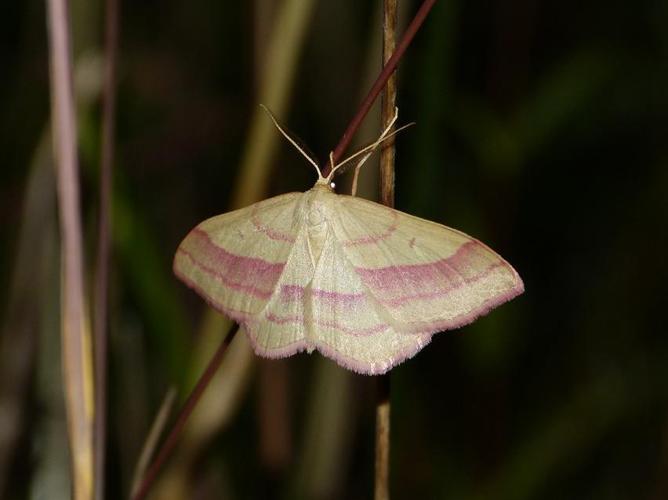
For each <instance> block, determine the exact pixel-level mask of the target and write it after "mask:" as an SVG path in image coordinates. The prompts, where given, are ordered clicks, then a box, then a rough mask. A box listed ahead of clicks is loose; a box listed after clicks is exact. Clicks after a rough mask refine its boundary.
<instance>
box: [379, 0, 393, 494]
mask: <svg viewBox="0 0 668 500" xmlns="http://www.w3.org/2000/svg"><path fill="white" fill-rule="evenodd" d="M396 28H397V0H384V1H383V63H384V64H385V65H387V62H388V61H389V60H390V59H391V58H392V55H393V53H394V51H395V44H396V38H395V37H396V35H395V34H396ZM396 100H397V74H396V72H392V74H391V75H390V78H388V80H387V84H386V85H385V90H384V91H383V95H382V101H381V118H380V119H381V128H382V129H385V128H386V127H387V126H388V125H389V123H390V122H391V120H392V118H393V117H394V113H395V106H396ZM394 158H395V147H394V139H391V140H390V141H388V142H387V143H386V144H384V145H383V146H382V149H381V151H380V199H381V202H382V203H383V205H386V206H388V207H394ZM374 484H375V487H374V500H389V498H390V374H389V373H386V374H384V375H381V376H379V377H378V378H377V379H376V464H375V483H374Z"/></svg>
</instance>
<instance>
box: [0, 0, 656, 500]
mask: <svg viewBox="0 0 668 500" xmlns="http://www.w3.org/2000/svg"><path fill="white" fill-rule="evenodd" d="M309 3H310V2H309V1H307V0H304V1H303V2H302V4H303V5H302V6H303V7H304V8H305V6H307V5H308V4H309ZM417 4H418V2H415V1H413V2H409V1H401V2H400V9H401V17H402V18H403V21H402V23H403V24H402V31H403V26H405V22H406V20H408V19H410V18H411V17H412V15H413V13H414V12H415V10H416V9H417ZM285 5H287V2H282V1H272V0H257V1H255V2H220V1H217V0H198V1H195V2H178V1H163V2H157V1H145V2H123V5H122V17H121V48H120V63H119V65H120V67H119V98H118V108H117V109H118V127H117V145H116V162H115V167H116V171H115V176H114V201H113V203H114V208H113V218H114V222H113V224H114V227H113V231H112V245H113V252H114V261H113V271H112V283H111V297H110V300H111V305H110V308H111V309H110V315H111V319H110V322H111V332H110V334H111V340H110V365H111V366H110V389H109V390H110V394H109V397H110V402H109V433H110V434H109V463H108V480H107V482H108V495H109V498H124V497H126V495H127V491H128V489H129V487H130V482H131V475H132V471H133V469H134V467H135V464H136V462H137V458H138V454H139V450H140V448H141V445H142V443H143V441H144V439H145V436H146V434H147V432H148V429H149V427H150V424H151V421H152V419H153V417H154V415H155V413H156V412H157V410H158V407H159V406H160V404H161V401H162V400H163V398H164V395H165V393H166V391H167V390H168V388H169V387H170V386H174V387H176V388H177V389H178V390H179V393H180V394H186V393H187V388H188V387H189V386H190V385H191V384H192V381H193V380H194V379H195V378H196V376H197V374H198V373H200V371H201V369H202V360H204V359H207V357H208V356H209V353H210V352H211V350H212V349H213V347H214V346H215V345H216V342H217V339H218V337H219V336H220V335H221V332H223V331H225V330H226V329H227V326H226V324H225V323H224V321H223V320H222V319H220V318H216V317H215V315H213V314H212V313H210V312H209V313H207V312H206V311H205V306H204V304H203V302H202V301H201V300H200V299H199V297H197V296H195V294H193V293H192V292H191V291H189V290H188V289H186V287H185V286H183V285H182V284H181V283H179V282H178V281H177V280H176V279H175V278H174V277H173V275H172V273H171V259H172V257H173V254H174V251H175V249H176V246H177V245H178V243H179V241H180V240H181V238H183V236H184V235H185V234H186V233H187V232H188V230H189V229H190V228H191V227H193V226H194V225H195V224H197V223H198V222H200V221H201V220H203V219H204V218H206V217H209V216H211V215H214V214H216V213H221V212H224V211H226V210H228V209H230V208H232V206H233V204H235V203H241V202H240V200H243V201H244V203H241V204H248V203H250V202H252V201H256V200H253V199H250V197H252V195H251V194H248V193H247V192H246V191H243V189H245V188H243V186H242V185H241V183H240V179H241V176H242V173H241V169H242V165H243V163H244V162H243V158H244V154H245V153H244V152H248V151H252V150H253V148H261V147H262V145H261V144H257V143H256V144H250V143H249V141H250V139H249V129H250V127H251V124H252V122H253V120H262V121H266V120H268V119H267V118H266V117H264V116H263V115H259V114H258V112H257V109H258V103H259V102H265V103H266V104H268V105H269V106H270V107H273V108H274V109H275V110H276V111H277V113H278V115H279V119H281V120H282V121H283V123H285V124H286V125H287V126H288V127H289V128H290V129H292V130H294V131H295V132H296V133H297V134H298V135H299V136H300V137H301V138H302V140H303V141H304V142H305V143H306V144H308V145H309V147H310V148H311V149H312V150H314V151H315V152H316V154H318V155H319V156H320V157H321V158H325V157H326V155H327V153H328V151H329V150H330V149H332V148H333V147H334V146H335V144H336V142H337V141H338V138H339V136H340V135H341V133H342V132H343V129H344V128H345V126H346V124H347V122H348V121H349V120H350V118H351V117H352V115H353V114H354V112H355V110H356V107H357V105H358V103H359V102H360V101H361V98H362V97H363V95H364V93H365V92H366V90H367V89H368V88H369V86H370V78H371V77H373V76H375V74H377V72H378V70H379V60H380V56H379V54H378V52H377V50H378V49H377V48H378V44H379V40H380V36H381V24H380V18H379V16H378V8H379V6H380V1H374V2H358V1H352V0H345V1H338V2H325V1H321V2H313V9H312V11H311V13H310V15H308V16H307V17H306V28H305V32H304V37H303V40H302V42H301V43H300V44H298V49H296V51H295V53H296V65H295V66H294V68H293V69H292V70H290V69H289V68H287V66H286V67H283V68H282V69H283V70H286V69H287V70H288V71H293V72H294V81H293V83H292V85H290V86H289V89H290V90H289V92H287V93H286V94H285V96H284V98H281V99H279V101H280V104H276V102H274V101H272V100H271V99H269V101H262V99H263V98H264V97H265V96H266V94H263V90H262V89H263V88H271V86H272V85H273V84H274V82H275V81H278V80H279V77H278V74H277V71H276V72H273V73H272V71H271V70H267V69H263V68H267V67H268V65H270V61H268V59H269V57H270V56H269V54H271V52H270V50H271V46H272V42H270V39H271V31H272V29H273V26H274V25H275V22H276V19H277V18H278V16H279V13H280V11H281V10H282V9H283V8H284V6H285ZM103 11H104V5H103V4H102V2H100V1H98V0H95V1H87V2H85V1H83V0H77V1H75V2H73V3H72V6H71V14H72V25H73V36H74V44H75V48H74V53H75V60H76V66H77V72H78V74H79V77H78V81H79V82H80V87H79V90H80V91H79V92H78V96H79V101H80V107H79V115H78V117H79V130H80V163H81V187H82V196H83V208H82V210H83V213H82V220H83V223H84V230H85V237H86V257H87V269H88V270H89V274H88V279H89V281H90V282H92V277H93V263H94V258H93V256H94V251H95V231H96V216H97V211H98V208H97V207H98V194H97V193H98V187H97V186H98V170H99V155H100V147H99V146H100V115H101V111H100V90H99V75H100V68H101V47H102V39H103V29H102V26H103V19H102V13H103ZM281 36H287V33H286V34H283V33H282V34H281ZM0 56H1V57H2V59H1V60H2V69H1V70H0V75H1V78H0V157H1V158H2V164H3V165H2V168H0V217H1V219H0V220H1V221H2V224H1V225H0V303H1V304H2V308H1V309H0V319H2V321H3V323H2V324H3V329H2V331H1V333H0V335H1V337H0V349H1V351H0V356H1V357H0V363H1V364H0V376H1V377H0V378H1V380H0V438H1V441H0V497H2V498H7V499H19V498H49V499H58V498H68V491H69V490H68V463H67V442H66V440H65V420H64V418H65V417H64V413H63V408H62V388H61V385H60V380H59V377H60V368H59V363H60V355H59V337H58V331H59V318H58V312H57V307H58V296H59V271H58V253H57V250H58V228H57V218H56V213H57V211H56V210H57V209H56V203H55V194H54V187H53V182H54V181H53V175H52V163H51V160H50V156H49V151H50V150H49V146H50V139H49V137H48V135H46V134H47V131H48V123H49V78H48V52H47V37H46V22H45V6H44V4H43V3H42V2H38V1H34V0H26V1H23V2H4V3H3V4H2V6H1V7H0ZM96 82H98V83H96ZM667 89H668V2H666V1H665V0H639V1H636V2H615V1H612V2H610V1H599V0H592V1H588V2H580V1H578V2H576V1H573V0H565V1H561V2H549V1H543V2H532V1H530V0H488V1H484V0H475V1H462V0H441V1H440V2H437V4H436V6H435V7H434V9H433V11H432V13H431V14H430V16H429V17H428V19H427V21H426V23H425V25H424V28H423V29H422V31H421V32H420V33H419V34H418V36H417V38H416V39H415V41H414V44H413V45H412V46H411V47H410V48H409V50H408V52H407V54H406V56H405V57H404V59H403V61H402V63H401V65H400V74H399V97H398V104H399V108H400V122H408V121H415V122H417V126H415V127H413V128H411V129H409V130H408V131H406V132H403V133H402V134H401V135H400V136H399V138H398V139H397V141H396V143H397V155H398V156H397V167H396V168H397V172H396V176H397V201H396V205H397V207H398V208H400V209H401V210H404V211H407V212H410V213H412V214H415V215H418V216H420V217H424V218H428V219H432V220H435V221H437V222H441V223H444V224H447V225H450V226H452V227H456V228H458V229H461V230H463V231H465V232H467V233H469V234H472V235H474V236H476V237H478V238H480V239H482V240H483V241H485V242H486V243H488V244H489V245H490V246H492V247H493V248H494V249H495V250H497V251H498V252H499V253H500V254H501V255H503V256H504V257H505V258H506V259H507V260H508V261H509V262H511V263H512V264H513V266H514V267H515V268H516V269H517V270H518V272H519V273H520V275H521V276H522V277H523V279H524V282H525V285H526V293H525V294H524V295H522V296H520V297H519V298H517V299H515V300H513V301H512V302H511V303H509V304H506V305H504V306H502V307H500V308H499V309H498V310H495V311H493V312H492V313H491V314H489V315H488V316H487V317H485V318H482V319H480V320H479V321H477V322H476V323H475V324H473V325H470V326H468V327H465V328H463V329H461V330H459V331H456V332H451V333H442V334H439V335H437V336H436V337H435V338H434V340H433V341H432V343H431V344H430V345H429V346H428V347H426V348H425V349H424V350H423V351H422V352H420V353H419V354H418V355H417V356H416V357H415V358H413V359H411V360H409V361H407V362H405V363H404V364H402V365H400V366H398V367H397V368H396V369H394V370H393V372H392V376H391V377H392V435H391V436H392V470H391V485H392V492H393V497H394V498H429V499H431V498H434V499H439V498H443V499H446V498H447V499H458V500H466V499H508V500H510V499H512V500H521V499H526V500H529V499H541V500H561V499H564V498H573V499H580V498H582V499H605V500H613V499H633V500H635V499H647V500H659V499H663V498H668V366H667V364H666V360H668V338H667V336H666V335H665V333H666V327H665V317H664V313H665V311H666V306H668V301H667V300H666V299H667V297H668V294H667V292H666V283H667V281H668V269H667V268H668V265H667V262H668V259H666V248H667V244H668V237H667V235H668V231H667V229H668V227H667V222H668V217H667V215H668V214H667V212H668V210H667V209H668V197H667V195H666V190H667V189H668V91H667ZM378 130H379V127H378V117H377V114H373V113H372V115H370V116H369V118H368V119H367V129H366V131H365V132H362V133H361V137H360V141H362V142H363V141H365V140H370V139H371V138H374V137H375V136H377V134H378ZM271 135H272V136H277V135H278V134H277V133H276V132H274V131H273V130H272V131H271ZM273 139H274V140H276V146H275V147H274V148H273V149H272V150H271V154H270V155H269V158H270V161H269V162H267V163H266V164H264V163H263V164H262V166H261V167H260V168H261V171H260V174H258V175H257V176H255V177H256V178H255V177H254V178H253V179H252V183H251V184H253V185H256V186H259V188H258V189H259V196H260V197H266V196H271V195H276V194H280V193H282V192H286V191H292V190H306V189H308V188H309V187H310V186H311V185H312V184H313V182H314V181H315V177H314V173H313V172H312V169H310V167H309V166H308V165H307V164H306V163H305V161H303V160H302V159H301V158H300V157H298V155H297V154H296V153H295V152H294V151H293V150H292V148H291V147H289V146H288V145H286V143H285V142H284V141H282V139H279V138H277V137H273ZM246 154H247V153H246ZM376 167H377V162H375V161H374V162H371V163H370V164H369V165H367V166H366V167H365V169H364V170H363V171H362V176H363V177H364V178H365V182H367V184H368V186H372V187H371V188H369V187H365V188H364V189H366V191H365V193H366V194H365V196H368V197H373V196H374V194H375V189H374V188H373V185H374V182H375V180H374V178H375V175H376V174H375V172H374V170H375V169H376ZM342 183H343V184H345V181H342ZM242 191H243V192H242ZM256 199H257V197H256ZM235 200H236V201H235ZM22 241H23V242H25V245H22V244H21V242H22ZM17 311H18V312H17ZM235 342H237V343H238V344H239V345H237V346H235V348H234V349H233V350H232V351H230V352H229V353H228V359H226V361H225V366H223V368H222V370H221V374H220V375H221V376H220V378H219V380H217V382H216V384H217V385H214V386H213V387H211V391H210V393H209V394H207V398H206V399H205V400H204V401H203V402H202V405H201V408H200V413H199V414H198V415H199V419H198V420H196V422H195V423H194V424H193V426H192V427H191V428H190V431H189V432H188V433H186V435H185V436H184V437H183V439H182V441H181V442H180V444H179V447H178V454H177V457H176V459H175V460H174V461H172V463H171V464H170V467H169V468H168V469H166V470H165V472H164V474H163V476H161V483H160V484H159V485H158V488H159V489H160V491H161V493H160V494H159V495H158V496H157V497H159V498H165V499H175V500H176V499H180V498H189V499H190V498H202V499H205V498H206V499H209V498H230V499H255V498H285V499H292V498H295V499H301V498H304V499H310V498H314V499H334V498H346V499H357V498H360V499H361V498H370V497H371V495H372V485H373V439H374V407H373V394H374V381H373V378H370V377H364V376H359V375H355V374H352V373H350V372H347V371H344V370H343V369H340V368H338V367H337V366H336V365H334V364H333V363H331V362H329V361H327V360H325V359H324V358H322V357H321V356H320V355H318V354H313V355H311V356H308V355H298V356H295V357H293V358H290V359H288V360H281V361H269V362H268V361H261V362H260V361H258V360H257V359H256V358H254V357H253V356H251V355H249V354H248V352H249V351H248V350H247V347H245V346H244V345H242V344H243V343H244V339H243V338H241V336H240V337H239V339H237V341H235ZM12 416H14V417H17V418H14V419H12V418H11V417H12ZM39 495H42V496H39Z"/></svg>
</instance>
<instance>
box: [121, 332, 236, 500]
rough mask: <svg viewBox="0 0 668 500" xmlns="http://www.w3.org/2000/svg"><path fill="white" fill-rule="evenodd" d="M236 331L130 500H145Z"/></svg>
mask: <svg viewBox="0 0 668 500" xmlns="http://www.w3.org/2000/svg"><path fill="white" fill-rule="evenodd" d="M238 330H239V325H237V324H235V325H233V326H232V328H231V329H230V331H229V332H228V333H227V335H226V336H225V339H224V340H223V341H222V342H221V344H220V347H218V350H217V351H216V352H215V354H214V355H213V357H212V358H211V361H209V364H208V365H207V367H206V369H205V370H204V373H203V374H202V376H201V377H200V378H199V380H198V381H197V385H196V386H195V388H194V389H193V390H192V392H191V393H190V396H188V399H187V400H186V402H185V404H184V405H183V408H182V409H181V412H180V413H179V416H178V417H177V419H176V422H175V423H174V426H173V427H172V430H171V431H169V435H168V436H167V438H166V439H165V441H164V443H163V444H162V446H161V447H160V451H159V452H158V455H157V456H156V458H155V460H154V461H153V463H152V464H151V466H150V467H149V469H148V471H147V472H146V476H145V477H144V479H143V480H142V483H141V486H140V487H139V490H138V491H137V494H136V495H135V496H134V497H133V499H132V500H141V499H143V498H146V495H147V494H148V492H149V489H150V488H151V486H152V485H153V483H154V482H155V479H156V478H157V477H158V473H159V472H160V469H162V466H163V465H164V464H165V462H166V461H167V459H168V458H169V457H170V455H171V454H172V451H173V450H174V446H176V443H177V442H178V440H179V438H180V437H181V434H182V433H183V429H184V428H185V425H186V422H187V421H188V418H189V417H190V415H191V414H192V412H193V411H194V410H195V407H196V406H197V403H198V402H199V400H200V398H201V397H202V394H204V391H205V390H206V388H207V387H208V386H209V383H210V382H211V379H212V378H213V376H214V375H215V374H216V371H217V370H218V368H219V367H220V363H222V361H223V357H224V356H225V352H226V351H227V348H228V347H229V346H230V343H231V342H232V340H233V339H234V336H235V335H236V333H237V331H238Z"/></svg>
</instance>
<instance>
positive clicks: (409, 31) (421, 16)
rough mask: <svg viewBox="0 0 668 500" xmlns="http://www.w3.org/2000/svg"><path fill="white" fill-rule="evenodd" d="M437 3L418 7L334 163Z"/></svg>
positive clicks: (337, 150) (428, 1) (325, 170)
mask: <svg viewBox="0 0 668 500" xmlns="http://www.w3.org/2000/svg"><path fill="white" fill-rule="evenodd" d="M435 3H436V0H425V1H424V2H423V3H422V5H421V6H420V8H419V9H418V11H417V13H416V14H415V17H414V18H413V20H412V21H411V23H410V24H409V25H408V28H406V32H405V33H404V36H403V38H402V39H401V41H400V42H399V45H397V48H396V50H395V51H394V52H393V54H392V57H390V59H389V60H388V61H387V63H386V64H385V66H384V67H383V70H382V71H381V73H380V75H378V78H377V79H376V81H375V83H374V84H373V86H372V87H371V90H369V93H368V94H367V96H366V97H365V98H364V101H362V104H361V105H360V108H359V110H358V111H357V114H356V115H355V116H354V117H353V119H352V120H351V121H350V124H349V125H348V128H347V129H346V131H345V132H344V133H343V136H342V137H341V140H340V141H339V143H338V144H337V145H336V148H334V151H333V152H332V155H333V159H334V163H336V162H337V161H338V160H340V159H341V156H342V155H343V153H344V151H345V150H346V148H347V147H348V145H349V144H350V141H351V140H352V138H353V135H355V132H356V131H357V129H358V128H359V126H360V125H361V124H362V120H364V117H365V116H366V115H367V113H368V112H369V109H371V106H372V105H373V103H374V101H375V100H376V98H377V97H378V95H379V94H380V92H381V90H383V87H384V86H385V84H386V83H387V80H388V79H389V78H390V76H392V73H394V70H395V69H397V65H398V64H399V60H400V59H401V57H402V56H403V55H404V52H406V49H407V48H408V46H409V45H410V43H411V42H412V41H413V38H414V37H415V34H416V33H417V32H418V30H419V29H420V27H421V26H422V23H423V22H424V20H425V19H426V17H427V14H429V11H430V10H431V8H432V7H433V6H434V4H435ZM329 170H330V165H329V162H328V163H326V164H325V165H324V166H323V168H322V171H323V175H324V176H327V175H328V174H329Z"/></svg>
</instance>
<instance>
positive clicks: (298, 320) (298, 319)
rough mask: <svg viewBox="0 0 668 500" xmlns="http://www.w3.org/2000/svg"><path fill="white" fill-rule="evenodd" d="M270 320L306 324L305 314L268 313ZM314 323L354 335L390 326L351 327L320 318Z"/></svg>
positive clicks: (372, 332)
mask: <svg viewBox="0 0 668 500" xmlns="http://www.w3.org/2000/svg"><path fill="white" fill-rule="evenodd" d="M265 317H266V318H267V319H268V320H269V321H271V322H272V323H276V324H277V325H284V324H286V323H299V324H303V325H306V322H305V319H304V317H303V316H297V315H295V316H277V315H276V314H274V313H268V314H267V315H266V316H265ZM314 323H315V324H316V325H318V326H322V327H325V328H333V329H335V330H339V331H340V332H343V333H346V334H348V335H353V336H356V337H364V336H367V335H374V334H376V333H381V332H384V331H385V330H387V329H388V328H389V325H386V324H378V325H374V326H372V327H369V328H351V327H349V326H345V325H342V324H340V323H339V322H337V321H325V320H320V319H316V320H314Z"/></svg>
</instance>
